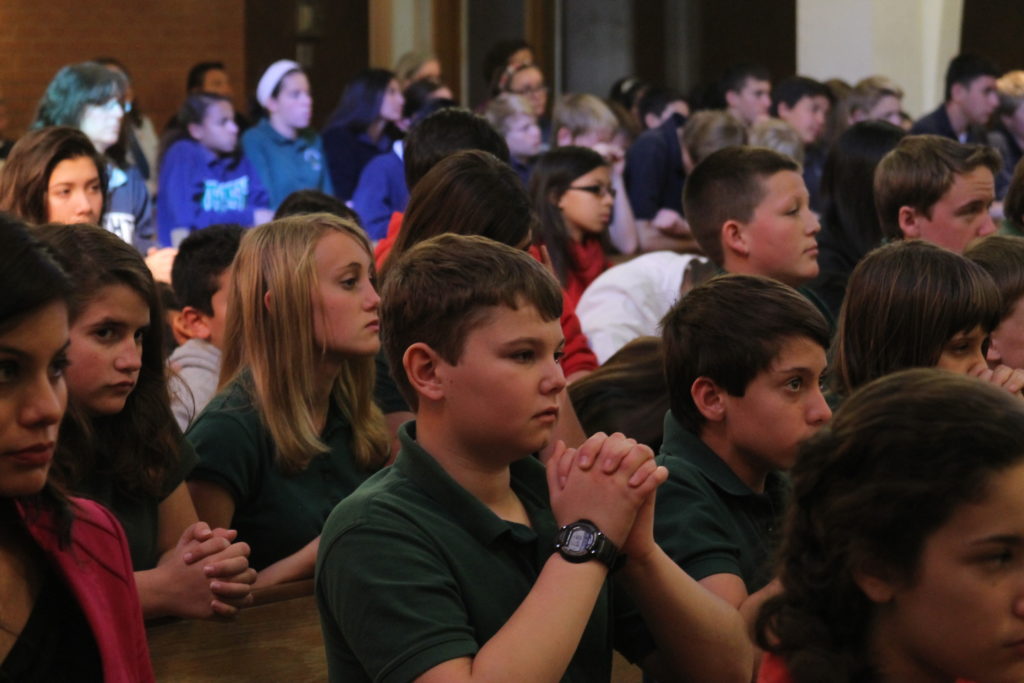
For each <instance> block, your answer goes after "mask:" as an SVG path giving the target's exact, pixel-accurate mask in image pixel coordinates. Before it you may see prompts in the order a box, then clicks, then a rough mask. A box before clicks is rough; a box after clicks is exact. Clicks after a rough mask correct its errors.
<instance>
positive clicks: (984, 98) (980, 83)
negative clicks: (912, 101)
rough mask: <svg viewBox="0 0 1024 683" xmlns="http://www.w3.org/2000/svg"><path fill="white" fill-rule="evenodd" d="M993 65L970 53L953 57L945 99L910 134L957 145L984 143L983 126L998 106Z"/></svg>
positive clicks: (918, 122)
mask: <svg viewBox="0 0 1024 683" xmlns="http://www.w3.org/2000/svg"><path fill="white" fill-rule="evenodd" d="M998 77H999V70H998V69H996V66H995V64H993V63H992V62H990V61H989V60H987V59H985V58H984V57H979V56H978V55H972V54H961V55H957V56H956V57H954V58H953V59H952V60H951V61H950V62H949V67H947V68H946V90H945V100H944V101H943V103H942V104H940V105H939V106H938V107H937V108H936V109H935V111H933V112H932V113H930V114H928V115H926V116H924V117H922V118H920V119H918V120H917V122H916V123H914V127H913V128H911V129H910V133H911V135H922V134H929V135H941V136H943V137H947V138H950V139H951V140H956V141H957V142H970V143H976V144H985V143H986V142H987V139H986V137H987V136H986V134H985V126H986V125H987V124H988V120H989V118H990V117H991V116H992V112H994V111H995V109H996V107H997V106H999V94H998V93H997V92H996V78H998Z"/></svg>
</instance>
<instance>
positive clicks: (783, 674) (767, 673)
mask: <svg viewBox="0 0 1024 683" xmlns="http://www.w3.org/2000/svg"><path fill="white" fill-rule="evenodd" d="M757 683H793V678H792V677H791V676H790V675H789V671H788V670H787V669H786V663H785V662H784V661H783V660H782V657H779V656H778V655H773V654H772V653H770V652H766V653H764V657H762V658H761V669H760V670H759V671H758V672H757Z"/></svg>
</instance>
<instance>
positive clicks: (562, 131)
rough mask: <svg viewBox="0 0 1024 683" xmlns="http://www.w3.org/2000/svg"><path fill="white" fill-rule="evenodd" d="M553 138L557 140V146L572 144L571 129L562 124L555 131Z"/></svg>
mask: <svg viewBox="0 0 1024 683" xmlns="http://www.w3.org/2000/svg"><path fill="white" fill-rule="evenodd" d="M555 140H557V141H558V146H559V147H567V146H568V145H571V144H572V131H571V130H569V129H568V128H566V127H565V126H562V127H561V128H559V129H558V131H557V132H556V133H555Z"/></svg>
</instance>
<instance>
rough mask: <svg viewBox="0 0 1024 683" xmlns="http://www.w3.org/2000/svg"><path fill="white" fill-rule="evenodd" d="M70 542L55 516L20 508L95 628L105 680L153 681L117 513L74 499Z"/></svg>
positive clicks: (25, 520)
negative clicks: (64, 541) (63, 542)
mask: <svg viewBox="0 0 1024 683" xmlns="http://www.w3.org/2000/svg"><path fill="white" fill-rule="evenodd" d="M71 502H72V511H73V512H74V515H75V519H74V523H73V524H72V525H71V543H70V545H68V547H66V548H61V547H60V544H59V543H58V538H57V532H56V526H55V521H54V519H53V514H52V513H50V512H49V511H48V510H42V511H40V513H39V514H38V515H37V514H35V511H34V510H33V511H32V513H31V514H29V515H28V516H27V517H26V510H25V509H24V507H22V506H21V505H20V504H19V505H18V512H19V514H20V515H21V517H22V520H23V521H24V522H25V527H26V528H27V529H28V532H29V534H30V535H31V536H32V538H33V539H34V540H35V542H36V543H37V544H38V545H39V547H40V549H42V551H43V552H44V553H45V554H46V557H47V559H48V560H49V561H50V562H52V563H53V565H54V567H55V568H56V569H57V573H58V574H59V575H60V577H61V578H62V579H63V580H64V581H65V582H66V583H67V585H68V587H69V588H70V589H71V593H72V595H74V596H75V598H76V599H77V600H78V604H79V607H81V609H82V613H83V614H85V618H86V621H88V622H89V627H90V628H91V629H92V634H93V637H94V638H95V639H96V645H97V647H98V648H99V651H100V652H99V654H100V661H101V662H102V663H103V680H104V681H107V683H113V682H115V681H116V682H121V681H124V682H125V683H128V682H129V681H131V682H138V681H152V680H153V668H152V666H151V665H150V662H149V646H148V644H147V642H146V629H145V625H144V624H143V622H142V607H141V606H140V604H139V593H138V590H137V589H136V587H135V575H134V574H133V573H132V561H131V557H130V556H129V554H128V540H127V539H126V538H125V535H124V530H123V529H122V528H121V525H120V524H119V523H118V521H117V519H116V518H115V517H114V515H113V514H111V513H110V511H108V510H107V509H106V508H105V507H103V506H102V505H100V504H99V503H94V502H93V501H91V500H84V499H82V498H72V499H71Z"/></svg>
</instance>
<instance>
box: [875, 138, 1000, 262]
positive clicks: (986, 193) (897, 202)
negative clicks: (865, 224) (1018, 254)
mask: <svg viewBox="0 0 1024 683" xmlns="http://www.w3.org/2000/svg"><path fill="white" fill-rule="evenodd" d="M1001 163H1002V162H1001V161H1000V159H999V153H998V152H997V151H995V150H994V149H992V148H991V147H989V146H987V145H964V144H961V143H959V142H956V141H955V140H950V139H949V138H946V137H942V136H938V135H908V136H907V137H905V138H903V139H902V140H900V142H899V144H898V145H896V147H895V148H894V149H893V150H891V151H890V152H889V153H888V154H886V155H885V156H884V157H882V160H881V161H880V162H879V163H878V167H877V168H876V169H875V208H876V210H877V211H878V220H879V223H881V226H882V234H884V235H885V236H886V237H887V238H888V239H891V240H899V239H903V238H904V237H906V238H907V239H922V240H925V241H926V242H932V243H933V244H937V245H939V246H940V247H945V248H946V249H949V250H951V251H955V252H957V253H958V254H961V253H963V251H964V249H966V248H967V245H968V244H969V243H970V242H971V240H973V239H974V238H976V237H984V236H985V235H990V234H992V233H994V232H995V231H996V225H995V223H994V222H993V220H992V216H991V215H990V214H989V208H990V207H991V206H992V202H994V201H995V197H996V195H995V175H996V174H997V173H999V170H1000V168H1001Z"/></svg>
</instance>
